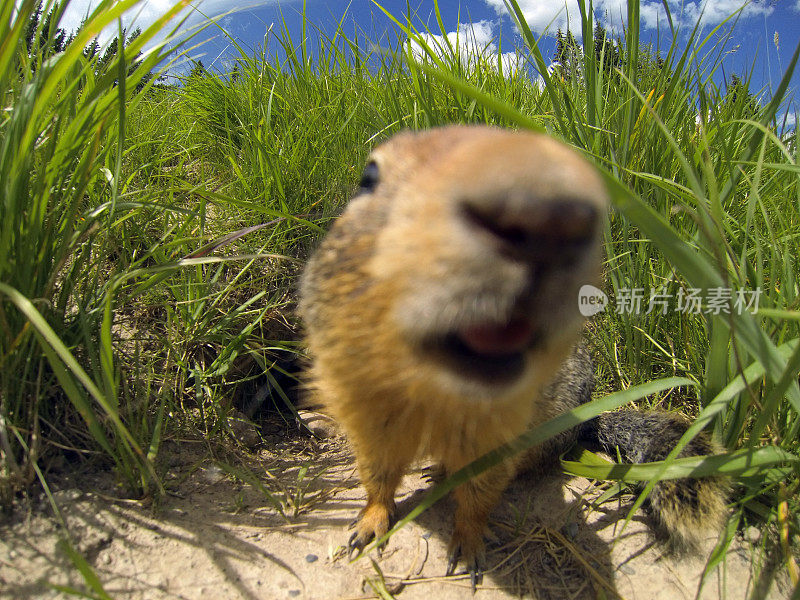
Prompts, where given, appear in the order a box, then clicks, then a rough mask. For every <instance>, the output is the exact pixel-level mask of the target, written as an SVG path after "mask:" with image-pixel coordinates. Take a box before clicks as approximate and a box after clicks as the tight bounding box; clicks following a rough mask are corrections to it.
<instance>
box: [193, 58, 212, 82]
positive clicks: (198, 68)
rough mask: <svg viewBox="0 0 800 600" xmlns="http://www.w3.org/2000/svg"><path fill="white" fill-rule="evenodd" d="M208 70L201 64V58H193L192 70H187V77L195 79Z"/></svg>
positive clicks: (202, 75)
mask: <svg viewBox="0 0 800 600" xmlns="http://www.w3.org/2000/svg"><path fill="white" fill-rule="evenodd" d="M207 73H208V72H207V71H206V68H205V67H204V66H203V61H202V60H193V61H192V70H191V71H189V78H190V79H197V78H200V77H205V76H206V74H207Z"/></svg>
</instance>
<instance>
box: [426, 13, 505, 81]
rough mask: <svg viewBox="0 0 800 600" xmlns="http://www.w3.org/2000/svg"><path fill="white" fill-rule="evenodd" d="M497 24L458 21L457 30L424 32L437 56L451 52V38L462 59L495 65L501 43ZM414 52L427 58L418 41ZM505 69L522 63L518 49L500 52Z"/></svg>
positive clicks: (468, 62)
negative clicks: (498, 37)
mask: <svg viewBox="0 0 800 600" xmlns="http://www.w3.org/2000/svg"><path fill="white" fill-rule="evenodd" d="M496 37H497V36H496V35H495V33H494V25H493V24H492V22H491V21H485V20H484V21H478V22H477V23H459V24H458V27H457V28H456V30H455V31H451V32H449V33H448V34H447V36H446V39H445V36H443V35H436V34H432V33H424V34H422V38H423V40H424V41H425V43H426V44H427V45H428V47H429V48H430V49H431V50H432V51H433V52H435V53H436V54H437V55H438V56H445V55H447V54H448V53H449V51H450V50H449V47H448V42H449V43H450V45H451V46H452V47H453V48H455V49H457V51H458V53H459V55H460V57H461V60H462V62H464V63H465V64H467V65H472V64H473V63H474V62H475V61H476V60H480V61H482V62H485V63H486V64H489V65H492V64H496V63H497V53H498V50H499V49H498V46H497V43H496V42H495V39H496ZM411 53H412V54H413V56H414V57H415V58H416V59H417V60H424V58H425V57H426V56H427V54H426V52H425V50H424V49H423V48H422V46H421V45H420V44H418V43H417V42H414V41H412V42H411ZM500 61H501V65H502V67H501V68H502V70H503V73H513V72H514V71H516V70H517V69H519V67H520V57H519V56H518V55H517V53H516V52H503V54H502V56H501V59H500Z"/></svg>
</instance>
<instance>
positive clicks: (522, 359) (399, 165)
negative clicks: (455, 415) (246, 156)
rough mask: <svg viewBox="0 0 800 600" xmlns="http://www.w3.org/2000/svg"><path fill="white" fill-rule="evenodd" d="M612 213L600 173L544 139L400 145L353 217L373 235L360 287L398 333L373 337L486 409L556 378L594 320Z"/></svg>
mask: <svg viewBox="0 0 800 600" xmlns="http://www.w3.org/2000/svg"><path fill="white" fill-rule="evenodd" d="M607 203H608V200H607V192H606V189H605V186H604V184H603V182H602V180H601V178H600V176H599V175H598V174H597V172H596V171H595V169H594V167H592V165H591V164H589V163H588V162H587V161H586V160H584V159H583V158H581V157H580V156H579V155H578V154H577V152H575V151H573V150H571V149H569V148H568V147H567V146H565V145H564V144H562V143H560V142H557V141H555V140H553V139H551V138H548V137H546V136H543V135H539V134H534V133H525V132H513V131H507V130H502V129H496V128H490V127H462V126H456V127H447V128H442V129H433V130H429V131H424V132H418V133H410V132H409V133H403V134H400V135H397V136H395V137H394V138H392V139H390V140H389V141H388V142H386V143H384V144H382V145H380V146H379V147H377V148H376V149H375V150H374V152H373V153H372V154H371V156H370V158H369V162H368V164H367V166H366V169H365V171H364V175H363V177H362V182H361V191H360V193H359V195H358V196H357V197H356V198H354V199H353V201H352V202H351V204H350V207H349V208H348V211H347V213H346V215H345V216H346V217H347V219H348V221H347V225H346V226H347V227H350V228H352V227H357V226H358V225H357V224H358V223H361V222H363V223H364V225H363V227H365V228H367V227H369V228H370V230H371V234H372V235H374V240H373V242H372V244H370V246H371V248H370V252H369V253H368V255H362V258H363V260H364V262H365V264H364V265H362V266H360V267H359V269H363V272H364V273H366V277H365V281H364V282H362V283H361V284H359V285H362V286H366V287H368V288H369V289H370V292H371V293H370V296H371V298H372V300H371V302H378V303H381V304H384V305H385V311H384V312H383V314H384V315H385V319H386V320H388V321H389V322H387V323H375V324H372V327H373V328H374V329H373V331H374V332H375V334H376V335H380V334H379V333H378V331H376V330H377V329H378V328H384V329H385V330H390V331H392V332H395V333H394V335H396V337H397V338H398V341H397V343H402V344H406V345H408V347H409V348H411V349H412V351H413V355H414V356H418V357H420V358H422V359H423V360H422V362H425V363H428V364H430V365H434V366H435V368H434V369H433V370H431V371H430V372H428V373H426V375H425V376H426V377H429V376H433V377H435V378H437V379H438V380H439V384H442V385H444V386H446V387H447V388H448V389H454V388H455V387H460V389H461V390H462V391H466V390H467V389H469V390H472V392H471V393H473V394H474V395H475V396H476V397H484V396H486V397H488V396H489V395H497V393H498V390H500V391H502V389H503V388H504V387H506V388H509V389H510V388H514V387H516V384H517V383H521V384H524V385H530V383H531V378H532V377H533V378H534V379H539V380H541V379H542V377H543V376H544V377H545V378H547V377H552V375H553V374H554V372H555V369H556V368H557V367H558V364H559V363H560V362H561V360H563V358H564V356H565V355H566V353H567V352H568V350H569V348H570V347H571V346H572V345H573V344H574V342H575V341H576V336H577V335H578V333H579V331H580V328H581V326H582V323H583V321H584V319H583V317H582V316H581V314H580V311H579V305H578V292H579V289H580V288H581V286H583V285H585V284H593V283H596V282H597V280H598V278H599V273H600V259H601V240H602V231H603V226H602V223H603V219H604V218H605V212H606V210H607ZM348 213H349V214H348ZM340 245H342V244H341V243H340ZM362 291H363V290H361V289H359V290H358V293H359V294H360V293H361V292H362ZM342 308H343V309H344V308H345V307H342ZM387 345H388V344H387ZM554 356H555V359H554V360H550V358H551V357H554ZM541 370H549V372H548V373H539V374H538V376H536V375H535V373H534V372H535V371H541ZM423 371H428V369H423ZM464 386H466V387H464ZM501 395H502V394H501Z"/></svg>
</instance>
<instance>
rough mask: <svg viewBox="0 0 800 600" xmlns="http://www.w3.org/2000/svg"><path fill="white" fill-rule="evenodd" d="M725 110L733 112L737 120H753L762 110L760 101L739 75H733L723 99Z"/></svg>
mask: <svg viewBox="0 0 800 600" xmlns="http://www.w3.org/2000/svg"><path fill="white" fill-rule="evenodd" d="M722 106H723V108H727V109H728V110H731V111H733V113H734V114H735V115H736V117H737V118H744V119H752V118H753V117H755V116H756V115H757V114H758V113H759V111H760V110H761V105H760V104H759V102H758V99H757V98H756V97H755V96H754V95H753V94H751V93H750V89H749V88H748V87H747V82H745V81H743V80H742V78H741V77H739V76H738V75H735V74H734V75H731V78H730V80H729V81H728V85H727V88H726V90H725V95H724V96H723V98H722Z"/></svg>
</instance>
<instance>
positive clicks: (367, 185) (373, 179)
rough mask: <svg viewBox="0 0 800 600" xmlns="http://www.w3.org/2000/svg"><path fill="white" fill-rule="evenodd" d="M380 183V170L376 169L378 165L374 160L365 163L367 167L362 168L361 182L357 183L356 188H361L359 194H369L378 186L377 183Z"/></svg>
mask: <svg viewBox="0 0 800 600" xmlns="http://www.w3.org/2000/svg"><path fill="white" fill-rule="evenodd" d="M379 181H380V169H378V163H376V162H375V161H374V160H373V161H370V162H368V163H367V166H366V167H364V172H363V173H362V174H361V181H360V182H359V183H358V187H359V188H361V189H360V191H361V192H371V191H372V190H374V189H375V188H376V187H377V186H378V182H379Z"/></svg>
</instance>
